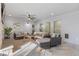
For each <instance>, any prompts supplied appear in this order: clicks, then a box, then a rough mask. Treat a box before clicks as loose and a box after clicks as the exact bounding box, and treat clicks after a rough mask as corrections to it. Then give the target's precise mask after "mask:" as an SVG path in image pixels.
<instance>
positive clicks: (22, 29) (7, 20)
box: [4, 16, 32, 34]
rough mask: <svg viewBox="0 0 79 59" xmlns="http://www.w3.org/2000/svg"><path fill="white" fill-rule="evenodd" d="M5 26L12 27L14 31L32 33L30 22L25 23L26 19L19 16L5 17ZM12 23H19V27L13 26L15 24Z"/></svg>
mask: <svg viewBox="0 0 79 59" xmlns="http://www.w3.org/2000/svg"><path fill="white" fill-rule="evenodd" d="M4 23H5V26H8V27H11V28H13V30H14V31H15V32H28V33H30V34H31V33H32V24H31V23H30V24H29V25H26V19H25V18H21V17H12V16H7V17H6V18H5V21H4ZM14 23H19V25H20V26H19V27H17V28H14V27H15V26H14V25H13V24H14Z"/></svg>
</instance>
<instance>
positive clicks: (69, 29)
mask: <svg viewBox="0 0 79 59" xmlns="http://www.w3.org/2000/svg"><path fill="white" fill-rule="evenodd" d="M60 17H61V20H62V33H63V34H64V33H68V34H69V39H64V40H65V41H67V42H70V43H73V44H79V11H76V12H73V13H69V14H64V15H62V16H60Z"/></svg>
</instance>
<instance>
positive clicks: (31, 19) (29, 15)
mask: <svg viewBox="0 0 79 59" xmlns="http://www.w3.org/2000/svg"><path fill="white" fill-rule="evenodd" d="M27 18H28V20H29V21H33V20H34V19H36V17H35V15H31V14H28V15H27Z"/></svg>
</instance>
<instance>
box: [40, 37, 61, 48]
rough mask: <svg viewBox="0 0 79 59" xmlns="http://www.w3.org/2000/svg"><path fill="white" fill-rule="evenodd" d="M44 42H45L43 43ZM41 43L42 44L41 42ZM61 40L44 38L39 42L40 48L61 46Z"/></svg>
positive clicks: (59, 38) (58, 38)
mask: <svg viewBox="0 0 79 59" xmlns="http://www.w3.org/2000/svg"><path fill="white" fill-rule="evenodd" d="M44 40H45V42H44ZM42 41H43V42H42ZM61 41H62V38H61V37H52V38H47V39H46V38H44V39H42V40H41V42H40V47H42V48H44V49H49V48H51V47H54V46H58V45H60V44H61Z"/></svg>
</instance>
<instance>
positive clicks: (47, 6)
mask: <svg viewBox="0 0 79 59" xmlns="http://www.w3.org/2000/svg"><path fill="white" fill-rule="evenodd" d="M5 5H6V15H12V16H15V17H23V16H25V15H26V14H27V13H31V14H33V15H36V17H37V18H38V19H46V18H48V17H49V16H51V14H54V16H58V15H63V14H65V13H69V12H74V11H78V10H79V4H78V3H6V4H5Z"/></svg>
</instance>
